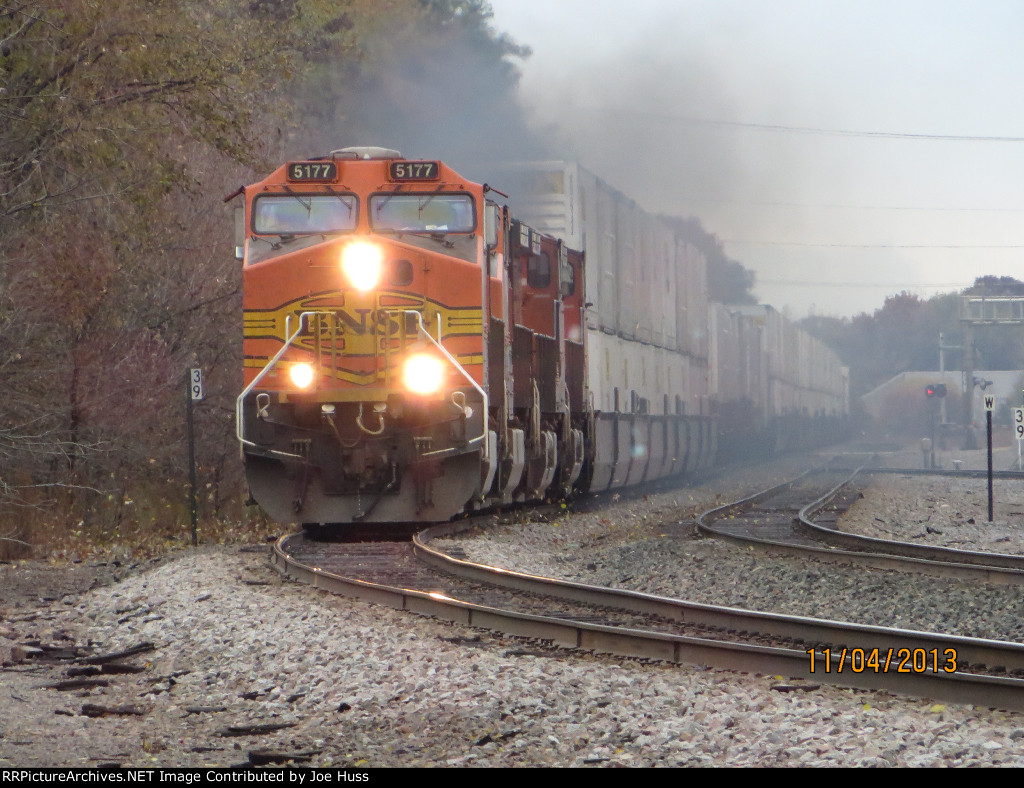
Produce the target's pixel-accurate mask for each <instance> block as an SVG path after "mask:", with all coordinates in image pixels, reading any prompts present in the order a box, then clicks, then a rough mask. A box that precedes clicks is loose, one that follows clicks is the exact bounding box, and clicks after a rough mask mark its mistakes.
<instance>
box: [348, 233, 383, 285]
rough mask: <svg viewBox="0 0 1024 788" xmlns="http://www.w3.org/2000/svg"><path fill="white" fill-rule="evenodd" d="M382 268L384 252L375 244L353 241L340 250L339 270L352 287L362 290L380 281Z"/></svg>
mask: <svg viewBox="0 0 1024 788" xmlns="http://www.w3.org/2000/svg"><path fill="white" fill-rule="evenodd" d="M383 269H384V254H383V253H382V252H381V249H380V247H379V246H377V244H374V243H370V242H369V241H353V242H352V243H350V244H349V245H348V246H346V247H345V248H344V249H343V250H342V252H341V270H342V271H343V272H344V273H345V276H346V277H347V278H348V281H349V282H351V284H352V287H354V288H355V289H356V290H361V291H363V292H365V291H367V290H372V289H373V288H375V287H376V286H377V285H378V284H379V283H380V277H381V272H382V271H383Z"/></svg>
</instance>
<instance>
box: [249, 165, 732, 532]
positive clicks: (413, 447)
mask: <svg viewBox="0 0 1024 788" xmlns="http://www.w3.org/2000/svg"><path fill="white" fill-rule="evenodd" d="M539 172H540V174H542V175H543V174H545V171H544V170H543V169H541V170H540V171H539ZM546 175H547V176H549V181H551V182H552V183H553V182H554V180H558V181H560V182H559V183H557V184H555V186H556V188H552V189H550V190H548V192H547V194H546V196H545V194H544V193H543V192H541V193H538V192H536V191H535V192H534V193H533V196H532V197H531V198H530V200H531V202H529V205H530V206H532V207H533V208H537V207H542V206H544V205H545V204H548V205H549V206H554V207H555V208H558V207H559V206H561V208H562V209H566V208H568V209H569V214H567V215H570V216H573V215H574V214H572V210H573V206H572V205H571V203H572V200H573V199H575V198H579V200H580V204H579V206H577V207H578V208H580V209H582V208H583V207H584V205H583V202H584V197H585V198H586V200H587V201H589V203H590V204H588V205H587V206H586V208H587V210H588V211H589V213H588V214H587V215H589V216H590V217H591V219H590V221H588V222H586V223H585V224H584V223H582V222H581V223H580V225H579V232H577V233H576V234H573V232H568V233H562V237H559V235H558V234H556V233H552V232H541V231H540V229H542V228H540V225H541V223H540V222H534V224H533V225H532V226H531V224H530V223H528V222H525V221H523V220H522V219H521V218H519V217H516V216H513V215H512V213H511V212H510V210H509V208H508V207H507V206H506V205H505V204H504V201H502V200H498V199H497V196H498V195H500V194H501V193H500V192H498V191H496V190H494V189H491V188H490V187H489V186H488V185H486V184H478V183H473V182H471V181H469V180H468V179H466V178H464V177H462V176H461V175H459V174H458V173H456V172H455V171H453V170H452V169H451V168H449V167H448V166H446V165H445V164H444V163H443V162H440V161H422V160H407V159H405V158H403V157H402V156H401V154H399V153H398V152H397V151H392V150H388V149H382V148H346V149H343V150H338V151H334V152H333V153H331V154H330V155H328V156H322V157H315V158H310V159H308V160H303V161H294V162H289V163H288V164H286V165H284V166H282V167H281V168H279V169H278V170H276V171H275V172H274V173H272V174H271V175H270V176H269V177H268V178H266V179H265V180H263V181H261V182H259V183H256V184H253V185H251V186H248V187H244V188H243V189H241V190H240V192H239V194H241V195H242V196H244V204H243V205H242V206H241V208H240V209H239V211H238V212H237V216H238V219H237V223H236V234H237V238H238V246H237V249H238V256H239V257H240V258H241V259H243V260H244V268H243V283H244V285H243V288H244V292H243V310H244V359H245V362H244V363H245V373H244V374H245V381H244V383H245V385H244V390H243V391H242V393H241V395H240V396H239V398H238V401H237V413H236V416H237V432H238V438H239V441H240V444H241V447H242V454H243V460H244V463H245V467H246V473H247V477H248V481H249V485H250V489H251V492H252V494H253V496H254V498H255V499H256V500H257V501H258V502H259V503H260V504H261V505H262V506H263V508H264V509H265V510H266V511H267V512H268V513H269V514H270V515H271V516H272V517H274V518H275V519H278V520H281V521H299V522H302V523H304V524H320V523H336V524H344V523H354V522H362V523H366V522H373V523H381V524H386V523H396V522H432V521H442V520H447V519H450V518H451V517H453V516H455V515H457V514H459V513H460V512H463V511H466V510H470V509H473V508H476V507H483V506H491V505H496V504H505V503H510V502H515V501H525V500H533V499H541V498H545V497H550V496H565V495H568V494H570V493H572V492H573V491H588V490H595V491H596V490H608V489H614V488H617V487H623V486H626V485H633V484H638V483H641V482H646V481H653V480H656V479H660V478H663V477H666V476H672V475H680V474H683V473H686V472H690V471H693V470H695V469H697V468H701V467H705V466H707V465H709V464H711V462H712V461H713V460H714V457H715V449H716V431H715V419H714V418H713V403H712V401H711V397H710V389H709V378H710V376H709V369H710V368H711V366H712V364H713V360H711V359H709V355H708V354H709V347H710V343H709V337H708V327H709V319H710V317H709V315H710V313H709V306H708V303H707V297H706V270H705V264H704V261H703V258H702V257H701V256H700V255H699V254H698V253H697V252H696V250H695V249H693V248H692V247H691V246H689V245H688V244H687V243H685V242H684V241H681V240H680V239H678V238H677V237H676V236H675V234H674V233H673V232H672V231H671V230H670V229H669V228H667V227H666V226H665V225H664V224H663V223H661V222H660V221H658V220H657V219H655V218H653V217H651V216H649V215H648V214H646V213H645V212H644V211H643V210H641V209H640V208H639V206H637V205H636V204H635V203H633V202H631V201H629V200H627V199H626V198H624V197H623V196H622V195H620V194H618V193H617V192H615V191H614V190H612V189H610V188H609V187H607V186H605V185H604V184H603V183H601V182H600V181H599V180H597V179H595V178H593V177H592V176H587V175H586V174H585V171H583V170H582V169H576V168H571V167H566V166H559V167H558V168H555V169H552V168H550V167H549V168H548V169H547V171H546ZM555 176H557V177H555ZM552 178H554V180H551V179H552ZM581 179H582V181H583V182H582V185H581ZM567 180H568V181H571V182H568V183H567ZM501 196H504V195H501ZM582 216H583V214H582V213H580V214H578V218H580V219H582ZM542 218H543V217H542ZM549 229H550V228H549ZM570 229H572V228H570ZM584 245H585V248H586V249H587V258H586V260H585V258H584V255H583V252H582V251H580V249H581V247H583V246H584Z"/></svg>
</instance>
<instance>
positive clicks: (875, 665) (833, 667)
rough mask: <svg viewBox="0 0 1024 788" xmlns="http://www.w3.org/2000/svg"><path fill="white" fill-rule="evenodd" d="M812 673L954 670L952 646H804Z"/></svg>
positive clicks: (953, 649) (954, 650) (954, 651)
mask: <svg viewBox="0 0 1024 788" xmlns="http://www.w3.org/2000/svg"><path fill="white" fill-rule="evenodd" d="M807 654H808V656H809V657H810V661H811V673H815V672H821V673H845V672H847V671H848V672H851V673H864V672H871V673H888V672H890V671H892V672H893V673H955V672H956V669H957V654H956V649H955V648H947V649H941V650H940V649H937V648H932V649H924V648H890V649H880V648H842V649H828V648H823V649H813V648H809V649H807Z"/></svg>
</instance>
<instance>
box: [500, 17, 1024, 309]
mask: <svg viewBox="0 0 1024 788" xmlns="http://www.w3.org/2000/svg"><path fill="white" fill-rule="evenodd" d="M493 7H494V10H495V20H494V21H495V25H496V26H497V27H498V28H499V29H501V30H505V31H508V32H510V33H511V34H512V36H513V37H514V38H516V39H517V40H518V41H520V42H521V43H524V44H526V45H528V46H530V47H532V48H533V50H534V54H533V56H532V57H531V58H530V59H528V60H527V61H526V62H525V64H524V66H523V69H524V76H523V80H522V84H521V90H520V99H521V101H522V103H523V104H524V106H526V107H527V108H528V110H529V112H530V117H531V120H532V122H533V123H534V124H536V127H537V128H540V127H548V128H551V127H554V128H556V129H557V130H558V132H559V134H560V138H561V139H562V140H563V141H564V144H565V146H566V148H567V150H568V151H569V152H570V154H571V155H573V156H574V157H576V158H578V159H579V160H580V161H581V162H582V163H583V164H584V165H585V166H587V167H588V168H590V169H592V170H594V171H596V172H597V173H598V174H599V175H601V176H602V177H603V178H605V179H606V180H608V181H610V182H611V183H613V184H614V185H616V186H617V187H619V188H620V189H621V190H622V191H624V192H626V193H627V194H629V195H630V196H632V197H634V199H636V200H637V201H638V202H640V203H641V204H643V205H644V206H645V207H647V208H648V209H650V210H656V211H659V212H667V213H675V214H681V215H691V214H692V215H696V216H698V217H700V219H701V220H702V222H703V223H704V225H705V227H707V228H708V229H709V230H710V231H712V232H714V233H715V234H717V235H718V236H719V237H720V238H721V239H722V240H723V241H724V242H725V246H726V251H727V253H728V254H729V255H730V256H731V257H733V258H735V259H737V260H739V261H740V262H742V263H743V264H744V265H746V266H747V267H748V268H752V269H753V270H754V271H755V272H756V274H757V277H758V283H759V284H758V287H757V294H758V295H759V296H760V297H761V298H762V299H763V300H764V301H766V302H769V303H772V304H773V305H775V306H776V307H778V308H780V309H784V310H788V311H790V312H791V314H793V316H795V317H800V316H803V315H804V314H808V313H812V312H815V313H819V314H826V315H836V316H843V315H852V314H855V313H857V312H860V311H872V310H873V309H875V308H878V307H880V306H881V305H882V303H883V301H884V299H885V297H886V296H887V295H891V294H895V293H898V292H900V291H902V290H906V291H909V292H912V293H915V294H917V295H920V296H922V297H928V296H930V295H933V294H935V293H938V292H948V291H950V290H954V289H958V288H960V287H965V286H967V285H969V284H971V282H973V280H974V278H975V277H976V276H981V275H984V274H994V275H1009V276H1018V277H1022V276H1024V265H1022V264H1021V250H1022V248H1024V224H1022V223H1021V221H1020V219H1021V218H1022V214H1024V211H1022V207H1024V200H1022V199H1021V197H1020V183H1021V182H1024V140H1022V139H1021V137H1024V110H1022V108H1021V105H1020V104H1019V102H1012V101H1008V100H1007V99H1008V98H1009V96H1011V95H1012V94H1013V92H1014V90H1015V88H1014V85H1015V84H1019V83H1020V78H1021V77H1024V60H1021V58H1020V57H1019V55H1018V47H1017V43H1016V41H1017V40H1018V39H1019V35H1020V34H1021V33H1024V7H1021V6H1019V5H1018V4H1013V3H1009V2H995V1H994V0H993V2H989V3H983V4H977V3H973V4H969V3H963V2H952V1H948V2H941V3H939V2H934V3H932V2H929V3H924V2H918V1H917V0H897V1H895V2H886V3H881V2H871V1H870V0H868V2H856V3H854V2H842V1H839V0H837V2H834V3H827V4H825V3H816V2H803V1H802V0H780V2H777V3H772V4H758V3H754V2H744V1H743V0H715V2H709V1H707V0H679V1H678V2H668V1H667V0H664V1H663V0H639V1H638V2H637V3H633V4H615V3H610V2H605V0H592V2H587V3H582V2H576V1H575V0H560V2H558V3H541V2H539V0H538V2H534V0H494V2H493ZM1006 136H1009V137H1011V138H1012V139H1011V140H1010V141H1003V140H993V139H988V138H991V137H1006Z"/></svg>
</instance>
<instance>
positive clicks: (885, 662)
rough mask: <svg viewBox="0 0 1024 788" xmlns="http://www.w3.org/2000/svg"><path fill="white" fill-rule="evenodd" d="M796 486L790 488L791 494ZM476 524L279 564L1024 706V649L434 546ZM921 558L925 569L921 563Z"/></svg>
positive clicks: (520, 614) (517, 619) (582, 635)
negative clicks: (618, 582)
mask: <svg viewBox="0 0 1024 788" xmlns="http://www.w3.org/2000/svg"><path fill="white" fill-rule="evenodd" d="M849 476H850V473H849V472H848V471H846V472H844V473H843V474H842V478H841V479H839V480H838V481H839V482H842V484H839V483H837V480H836V479H835V478H833V479H832V480H831V481H832V488H831V490H832V491H838V490H840V489H842V488H843V485H844V484H845V483H846V482H848V479H849ZM803 478H804V486H805V487H806V482H807V481H808V478H807V477H806V476H805V477H803ZM812 486H813V485H812ZM799 487H801V485H799V484H796V485H794V484H793V483H790V484H789V485H787V493H786V494H787V495H789V496H792V495H794V494H795V490H796V489H797V488H799ZM804 491H805V492H806V491H807V489H805V490H804ZM770 492H774V500H775V501H776V502H777V503H778V502H779V501H780V499H779V497H778V495H779V492H780V491H779V488H773V491H766V492H765V493H762V494H761V495H759V496H754V498H756V499H758V500H759V501H761V502H762V503H764V502H765V501H768V500H769V499H770ZM826 492H829V491H826ZM836 495H838V492H836V493H834V494H832V495H825V496H818V498H817V499H816V503H815V505H816V506H819V507H820V506H822V505H828V504H827V502H826V503H825V504H823V502H822V499H823V498H828V499H829V500H831V501H835V500H836ZM750 500H753V499H748V502H749V501H750ZM804 500H807V499H806V497H805V498H804ZM738 506H739V504H730V506H729V507H721V508H720V509H719V510H716V511H719V512H721V511H725V510H729V509H730V507H732V509H733V510H734V511H735V510H736V507H738ZM769 508H771V509H782V508H784V507H781V506H778V505H775V506H771V507H769ZM807 508H808V507H802V509H801V511H803V509H807ZM802 516H803V515H802ZM727 517H728V516H727ZM790 519H792V518H790ZM478 525H479V524H477V523H473V522H472V521H467V522H464V523H461V524H452V525H446V526H441V527H435V528H432V529H429V530H428V531H425V532H423V533H422V534H420V535H419V536H418V537H416V539H415V540H414V542H413V543H412V544H411V545H410V544H405V543H374V544H360V545H336V544H331V543H323V542H316V541H312V540H310V539H307V538H305V537H304V536H303V535H301V534H297V535H293V536H288V537H284V538H282V539H281V540H280V541H279V542H278V544H277V545H276V547H275V550H274V553H273V555H274V558H273V560H274V562H275V564H276V565H277V566H278V568H279V569H280V570H281V571H282V572H284V573H285V574H287V575H289V576H291V577H294V578H296V579H299V580H302V581H304V582H308V583H310V584H311V585H314V586H316V587H318V588H323V589H325V590H329V591H332V592H335V593H343V594H348V595H353V596H358V597H361V598H364V599H368V600H371V601H375V602H378V603H381V604H386V605H389V606H391V607H396V608H400V609H405V610H410V611H413V612H417V613H422V614H426V615H432V616H436V617H438V618H442V619H447V620H451V621H455V622H459V623H463V624H466V625H469V626H479V627H484V628H489V629H494V630H499V631H502V632H505V633H508V634H512V635H519V636H525V637H530V638H537V639H540V640H543V641H548V642H550V643H552V644H554V645H558V646H566V647H571V648H581V649H587V650H592V651H597V652H606V653H614V654H619V655H624V656H631V657H645V658H655V659H659V660H664V661H668V662H676V663H688V664H699V665H705V666H710V667H716V668H726V669H733V670H740V671H747V672H756V673H766V674H782V675H786V676H790V677H796V678H801V679H805V680H809V681H813V682H817V683H829V684H838V685H842V686H849V687H857V688H862V689H883V690H889V691H892V692H897V693H903V694H911V695H918V696H924V697H932V698H936V699H941V700H946V701H951V702H958V703H972V704H976V705H983V706H992V707H997V708H1003V709H1010V710H1024V681H1022V680H1021V679H1019V678H1014V677H1009V676H1007V675H1006V674H1007V673H1008V672H1017V673H1024V645H1021V644H1015V643H1003V642H1000V641H989V640H982V639H976V638H963V637H955V636H948V635H936V634H930V633H923V632H914V631H908V630H896V629H887V628H882V627H872V626H865V625H855V624H845V623H841V622H831V621H823V620H817V619H808V618H800V617H794V616H782V615H774V614H768V613H758V612H752V611H743V610H737V609H734V608H725V607H717V606H713V605H701V604H694V603H688V602H684V601H681V600H674V599H667V598H663V597H655V596H651V595H647V594H640V593H635V592H628V591H620V590H615V589H608V588H600V587H595V586H586V585H582V584H578V583H568V582H564V581H559V580H554V579H552V578H541V577H533V576H529V575H524V574H520V573H515V572H509V571H507V570H503V569H500V568H497V567H487V566H481V565H479V564H474V563H472V562H469V561H466V560H464V559H463V558H461V557H459V556H458V555H453V554H445V553H442V552H440V551H437V550H435V549H433V548H432V547H431V546H430V542H431V541H432V540H433V539H435V538H438V537H441V536H447V535H450V534H452V533H454V532H457V531H460V530H465V529H467V528H474V527H478ZM825 530H828V529H827V528H826V529H825ZM762 535H763V534H762ZM730 538H739V537H737V535H736V534H735V533H734V534H731V535H730ZM876 541H877V540H876ZM773 544H775V543H773ZM912 547H918V546H916V545H912ZM814 549H827V548H821V547H820V546H819V547H815V548H814ZM832 552H834V551H832ZM953 552H956V551H953ZM900 560H904V561H905V560H907V559H900ZM912 560H914V562H915V567H916V565H917V563H918V561H919V559H912ZM1001 571H1005V570H1001ZM986 666H992V670H991V671H988V670H987V668H986Z"/></svg>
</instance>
